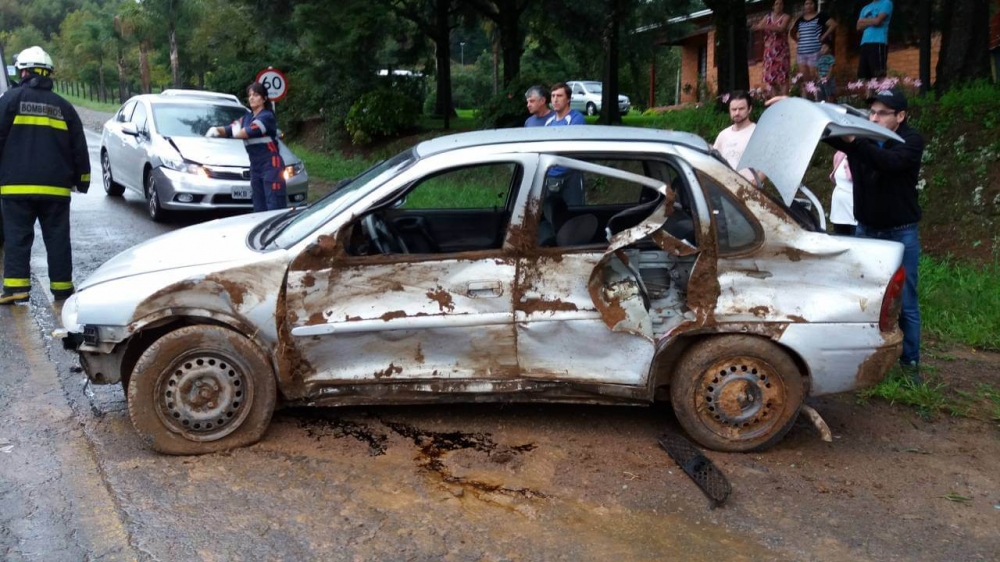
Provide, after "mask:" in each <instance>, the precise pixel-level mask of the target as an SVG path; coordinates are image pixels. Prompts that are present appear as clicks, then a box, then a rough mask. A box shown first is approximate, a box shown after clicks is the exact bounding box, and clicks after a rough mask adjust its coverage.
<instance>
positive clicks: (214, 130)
mask: <svg viewBox="0 0 1000 562" xmlns="http://www.w3.org/2000/svg"><path fill="white" fill-rule="evenodd" d="M205 136H206V137H208V138H215V137H218V136H219V128H218V127H211V128H209V129H208V130H207V131H205Z"/></svg>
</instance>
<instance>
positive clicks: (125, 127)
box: [122, 123, 139, 137]
mask: <svg viewBox="0 0 1000 562" xmlns="http://www.w3.org/2000/svg"><path fill="white" fill-rule="evenodd" d="M122 132H123V133H125V134H126V135H132V136H133V137H137V136H139V131H138V130H137V129H136V128H135V123H122Z"/></svg>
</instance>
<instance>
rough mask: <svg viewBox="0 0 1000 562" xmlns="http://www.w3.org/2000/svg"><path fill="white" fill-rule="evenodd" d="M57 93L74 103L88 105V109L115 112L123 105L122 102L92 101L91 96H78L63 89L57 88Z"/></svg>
mask: <svg viewBox="0 0 1000 562" xmlns="http://www.w3.org/2000/svg"><path fill="white" fill-rule="evenodd" d="M56 93H57V94H59V95H60V96H62V97H64V98H66V101H68V102H70V103H71V104H73V105H76V106H80V107H86V108H87V109H93V110H94V111H103V112H105V113H114V112H116V111H118V108H119V107H121V104H120V103H101V102H99V101H92V100H90V99H89V98H81V97H77V96H74V95H72V94H69V93H67V92H65V91H61V90H57V91H56Z"/></svg>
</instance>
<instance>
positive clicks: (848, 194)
mask: <svg viewBox="0 0 1000 562" xmlns="http://www.w3.org/2000/svg"><path fill="white" fill-rule="evenodd" d="M830 179H831V180H832V181H833V183H834V188H833V195H832V196H831V197H830V222H831V223H833V233H834V234H840V235H846V236H854V231H855V230H856V229H857V225H858V221H856V220H854V178H853V177H851V169H850V168H849V167H848V166H847V155H846V154H844V153H843V152H837V153H836V154H834V155H833V172H831V173H830Z"/></svg>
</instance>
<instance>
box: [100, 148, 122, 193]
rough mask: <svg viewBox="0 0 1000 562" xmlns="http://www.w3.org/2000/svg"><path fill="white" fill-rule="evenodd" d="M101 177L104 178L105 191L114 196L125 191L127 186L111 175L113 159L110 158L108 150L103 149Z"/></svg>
mask: <svg viewBox="0 0 1000 562" xmlns="http://www.w3.org/2000/svg"><path fill="white" fill-rule="evenodd" d="M101 179H103V180H104V193H107V194H108V195H111V196H112V197H120V196H121V195H122V194H123V193H125V186H124V185H122V184H120V183H117V182H116V181H115V180H114V178H113V177H111V159H110V158H108V152H107V151H106V150H102V151H101Z"/></svg>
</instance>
